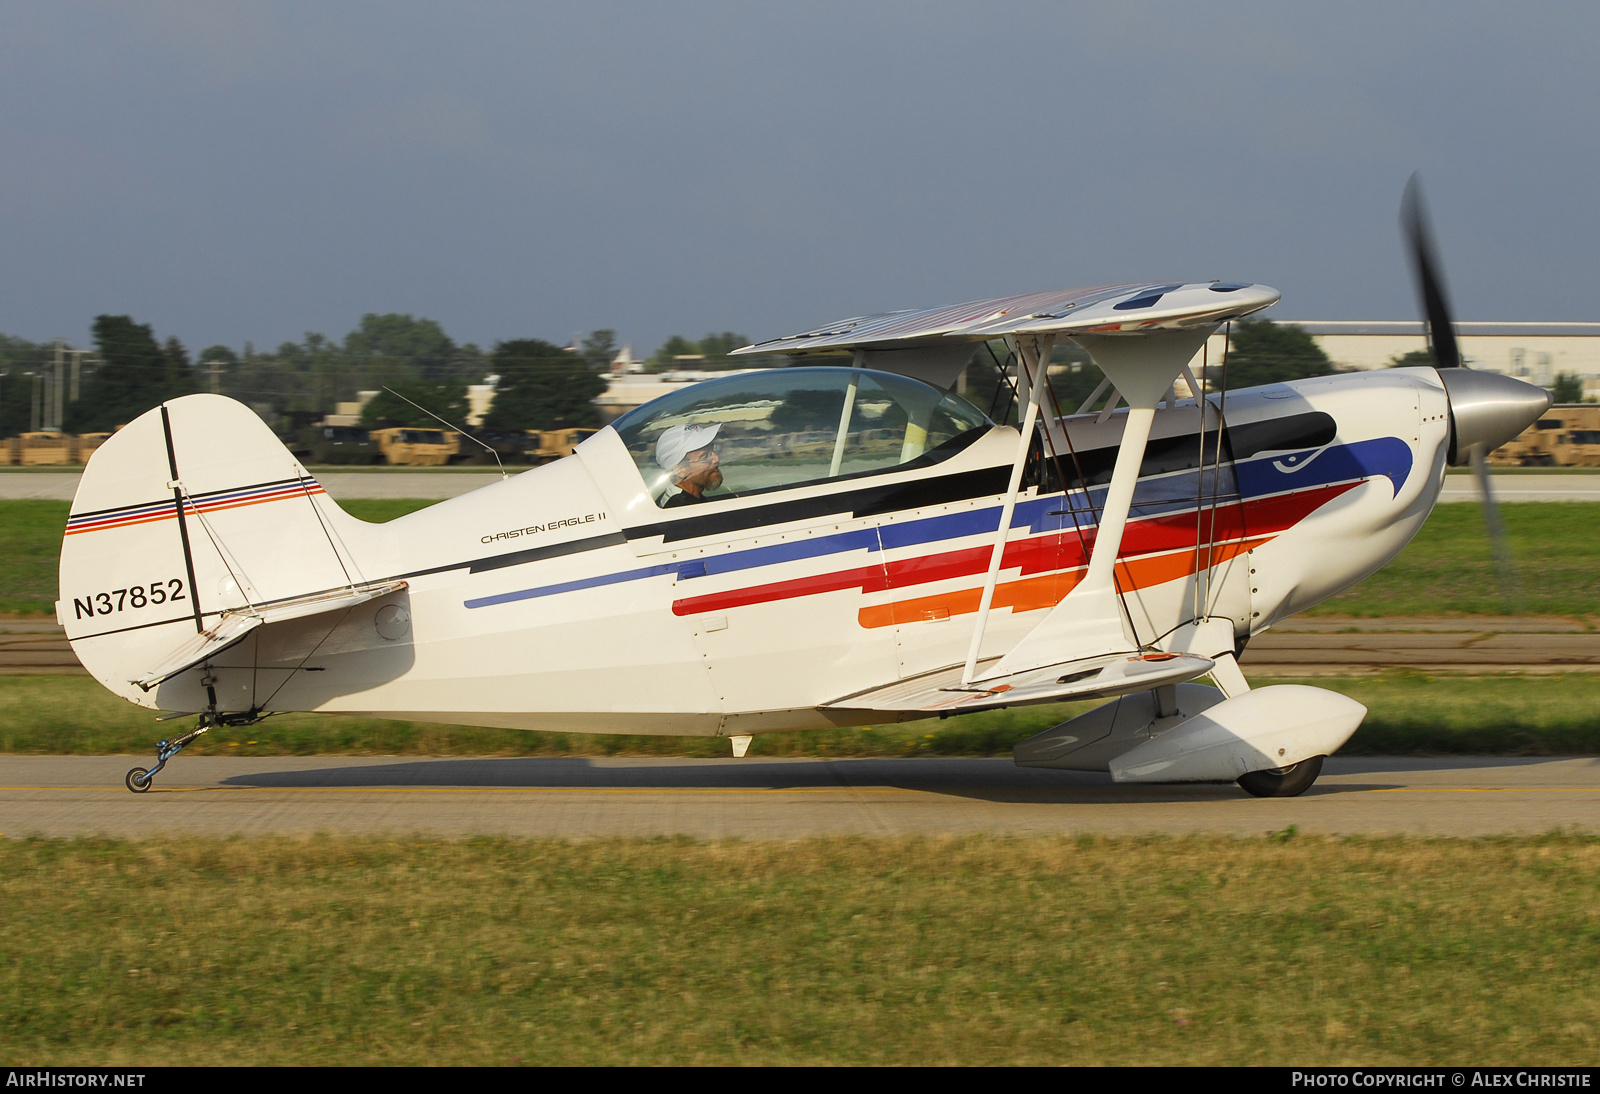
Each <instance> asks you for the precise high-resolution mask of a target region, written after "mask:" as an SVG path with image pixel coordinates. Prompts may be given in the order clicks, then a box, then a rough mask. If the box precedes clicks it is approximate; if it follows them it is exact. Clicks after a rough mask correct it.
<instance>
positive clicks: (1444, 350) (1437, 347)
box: [1400, 174, 1461, 368]
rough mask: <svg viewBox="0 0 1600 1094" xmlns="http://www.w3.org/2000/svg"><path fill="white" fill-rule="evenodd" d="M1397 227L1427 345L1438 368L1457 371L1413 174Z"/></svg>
mask: <svg viewBox="0 0 1600 1094" xmlns="http://www.w3.org/2000/svg"><path fill="white" fill-rule="evenodd" d="M1400 226H1401V228H1402V229H1404V231H1405V234H1406V242H1407V243H1408V244H1410V256H1411V269H1412V272H1413V273H1415V274H1416V278H1417V294H1418V295H1419V296H1421V297H1422V313H1423V316H1424V318H1425V319H1426V320H1427V323H1428V345H1429V346H1430V347H1431V348H1432V349H1433V358H1434V360H1435V361H1436V362H1437V364H1438V367H1439V368H1460V367H1461V350H1460V349H1459V347H1457V345H1456V329H1455V326H1454V325H1453V324H1452V322H1451V319H1450V305H1449V303H1448V302H1447V301H1446V300H1445V293H1444V276H1443V270H1442V268H1441V266H1440V263H1439V253H1438V250H1437V249H1436V248H1435V247H1434V245H1433V229H1432V228H1431V227H1429V225H1428V210H1427V206H1426V205H1425V204H1424V203H1423V200H1422V183H1421V182H1420V181H1419V180H1418V178H1417V176H1416V175H1415V174H1413V175H1412V176H1411V178H1410V180H1409V181H1407V183H1406V192H1405V196H1404V197H1403V198H1401V200H1400Z"/></svg>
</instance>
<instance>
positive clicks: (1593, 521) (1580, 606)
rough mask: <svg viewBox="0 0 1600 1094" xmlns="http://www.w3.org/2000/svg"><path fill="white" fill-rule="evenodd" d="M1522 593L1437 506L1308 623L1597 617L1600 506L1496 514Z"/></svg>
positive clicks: (36, 609)
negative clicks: (1506, 586)
mask: <svg viewBox="0 0 1600 1094" xmlns="http://www.w3.org/2000/svg"><path fill="white" fill-rule="evenodd" d="M340 504H341V505H343V506H344V508H345V509H346V510H347V511H349V513H350V514H351V515H352V516H356V517H359V518H361V519H362V520H370V521H380V522H381V521H387V520H393V519H394V518H395V517H398V516H402V515H404V514H406V513H411V512H415V511H416V510H418V509H422V508H425V507H427V506H429V505H432V504H434V503H433V502H431V501H426V500H418V499H374V500H365V501H347V502H341V503H340ZM67 509H68V505H67V503H66V502H60V501H0V528H4V529H5V532H4V543H5V547H6V550H5V551H4V552H3V553H0V613H5V614H33V615H50V614H52V613H53V612H54V610H55V599H56V568H57V560H58V559H59V557H60V554H61V534H62V530H63V529H64V528H65V527H66V523H67ZM1501 510H1502V515H1503V517H1504V519H1505V523H1506V526H1507V528H1508V529H1509V530H1510V534H1511V542H1512V548H1513V551H1514V552H1515V556H1516V562H1517V567H1518V571H1519V573H1520V576H1521V583H1522V587H1523V595H1522V597H1521V598H1520V599H1519V600H1516V601H1508V600H1507V599H1506V597H1505V595H1504V594H1503V592H1502V590H1501V588H1500V584H1499V581H1498V579H1497V578H1496V576H1495V568H1494V562H1493V558H1492V556H1491V553H1490V548H1489V540H1488V536H1487V535H1486V534H1485V532H1484V529H1483V517H1482V512H1481V510H1480V508H1479V507H1478V506H1477V505H1475V504H1467V503H1461V504H1452V505H1441V506H1440V507H1439V508H1437V509H1435V510H1434V512H1433V516H1431V517H1429V518H1428V523H1427V524H1425V525H1424V526H1423V528H1422V531H1421V532H1420V533H1419V534H1418V535H1417V538H1416V539H1415V540H1413V541H1412V543H1411V545H1410V546H1408V547H1407V548H1406V549H1405V550H1404V551H1403V552H1401V554H1400V556H1399V557H1398V558H1396V559H1395V560H1394V561H1393V562H1391V563H1389V565H1388V566H1386V567H1384V569H1383V570H1381V571H1379V572H1378V573H1377V574H1375V575H1374V576H1373V577H1371V578H1369V579H1368V580H1366V581H1365V582H1363V583H1362V584H1360V585H1358V586H1356V587H1355V588H1353V589H1351V590H1349V591H1348V592H1345V593H1342V594H1341V595H1339V596H1337V597H1335V598H1334V599H1332V600H1330V601H1328V602H1326V603H1325V604H1322V605H1320V606H1318V607H1316V608H1313V609H1312V610H1311V612H1310V613H1308V614H1311V615H1322V616H1327V615H1351V616H1366V617H1389V618H1393V617H1404V616H1440V615H1503V614H1506V613H1507V612H1511V613H1514V614H1529V615H1552V616H1569V617H1580V618H1588V617H1600V580H1597V579H1596V575H1597V574H1600V534H1597V533H1600V506H1596V505H1589V504H1579V503H1573V502H1519V503H1515V504H1510V505H1504V506H1502V507H1501Z"/></svg>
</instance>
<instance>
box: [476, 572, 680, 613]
mask: <svg viewBox="0 0 1600 1094" xmlns="http://www.w3.org/2000/svg"><path fill="white" fill-rule="evenodd" d="M677 568H678V564H677V563H676V562H674V563H672V564H671V565H668V566H646V567H645V568H644V569H642V570H628V571H626V572H624V573H620V574H603V575H601V576H600V577H585V578H581V579H580V580H578V581H563V582H562V583H561V584H559V585H541V586H539V587H538V588H536V589H520V590H518V591H517V592H514V593H498V594H496V595H495V596H484V597H479V598H478V599H477V600H469V601H467V602H466V606H467V607H469V608H487V607H490V606H491V605H494V604H511V603H513V602H515V601H518V600H532V599H534V598H535V597H540V596H554V595H556V594H557V593H575V592H577V591H578V590H580V589H597V588H599V587H600V586H602V585H616V584H620V583H621V582H624V581H638V580H639V579H640V578H645V577H660V576H661V575H663V574H670V573H672V572H673V571H674V570H676V569H677Z"/></svg>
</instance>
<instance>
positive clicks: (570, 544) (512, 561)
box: [452, 532, 628, 574]
mask: <svg viewBox="0 0 1600 1094" xmlns="http://www.w3.org/2000/svg"><path fill="white" fill-rule="evenodd" d="M627 542H628V537H627V536H626V535H624V534H623V533H621V532H608V533H607V534H605V535H603V536H590V537H589V538H588V539H573V540H568V541H567V542H566V543H554V544H551V545H550V546H549V547H530V548H528V549H527V550H525V551H512V552H511V553H510V554H505V555H493V556H491V557H489V558H480V559H478V560H477V561H475V562H473V563H472V564H471V572H472V573H475V574H479V573H482V572H483V571H485V570H499V569H503V568H504V567H507V566H521V565H522V564H523V563H524V562H539V561H541V560H543V559H547V558H560V557H561V556H562V555H576V554H580V553H582V552H584V551H594V550H598V549H599V548H601V547H620V546H622V545H623V544H625V543H627ZM453 568H454V567H452V569H453Z"/></svg>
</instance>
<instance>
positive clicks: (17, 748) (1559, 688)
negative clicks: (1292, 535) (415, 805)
mask: <svg viewBox="0 0 1600 1094" xmlns="http://www.w3.org/2000/svg"><path fill="white" fill-rule="evenodd" d="M1274 682H1292V681H1274ZM1301 682H1304V683H1312V684H1315V685H1316V686H1318V687H1326V688H1331V689H1333V690H1335V691H1339V692H1343V693H1344V694H1346V695H1349V696H1351V697H1352V698H1354V699H1356V700H1357V701H1358V702H1361V703H1363V704H1365V705H1366V706H1367V708H1368V710H1369V712H1370V713H1369V714H1368V715H1367V719H1366V721H1365V722H1364V723H1363V724H1362V726H1361V729H1360V730H1358V731H1357V732H1356V735H1355V736H1354V737H1353V738H1351V740H1350V742H1349V743H1348V744H1346V745H1345V746H1344V748H1342V749H1341V750H1340V754H1341V755H1385V756H1395V755H1452V754H1467V755H1478V754H1483V755H1499V756H1572V755H1595V754H1600V677H1597V676H1595V675H1593V674H1587V673H1570V674H1562V675H1552V676H1498V677H1459V676H1438V677H1433V676H1426V675H1424V674H1422V673H1416V672H1391V673H1384V674H1381V675H1375V676H1361V677H1342V678H1341V677H1318V678H1317V679H1315V680H1307V681H1301ZM1095 705H1097V704H1096V703H1080V704H1057V705H1051V706H1039V707H1018V708H1016V709H1014V710H1001V711H991V712H984V713H979V714H969V715H965V716H963V717H960V718H951V719H949V720H948V721H938V720H931V721H925V722H906V723H903V724H900V725H888V726H876V727H871V728H868V729H837V730H830V731H826V732H807V733H774V734H767V735H764V736H760V737H757V738H756V739H755V741H754V742H753V743H752V744H751V746H750V754H751V755H752V756H997V755H1008V754H1009V753H1010V751H1011V746H1012V745H1014V744H1016V742H1018V741H1020V740H1022V739H1024V738H1026V737H1029V736H1031V735H1033V734H1034V733H1037V732H1038V731H1039V730H1041V729H1044V728H1046V727H1047V726H1051V725H1054V724H1055V723H1056V722H1059V721H1062V720H1064V719H1065V718H1068V717H1071V716H1072V715H1073V714H1075V713H1077V712H1079V711H1082V710H1087V709H1089V708H1090V707H1092V706H1095ZM192 724H193V723H192V721H191V720H189V719H184V720H183V721H180V722H171V723H166V724H164V725H157V723H156V721H155V716H154V714H153V712H151V711H148V710H144V709H143V708H140V707H135V706H133V705H131V704H129V703H126V702H123V701H122V700H121V699H118V698H116V697H115V696H113V695H111V694H110V693H109V692H107V691H106V690H105V689H103V688H101V687H100V685H99V684H97V683H95V682H94V681H93V680H91V679H88V678H87V677H83V676H6V677H0V753H35V754H57V755H106V754H126V753H134V754H139V753H145V752H149V751H151V750H152V749H153V748H154V744H155V741H156V740H157V738H159V737H165V736H175V735H176V734H177V733H179V732H182V731H183V730H185V729H187V728H188V727H189V726H190V725H192ZM190 748H191V749H192V750H193V752H194V753H196V754H209V755H240V756H269V755H270V756H281V755H320V754H334V753H338V754H344V755H351V754H354V755H423V756H450V755H472V756H540V755H545V756H615V755H655V756H726V755H728V751H729V749H728V742H727V741H726V740H723V739H721V738H716V737H645V736H637V737H630V736H608V735H593V734H582V733H526V732H519V731H517V730H496V729H471V728H466V727H461V726H442V725H431V724H428V723H423V722H400V721H390V720H385V719H379V718H359V717H340V716H324V715H310V714H293V715H285V716H284V717H282V718H271V719H268V720H267V721H265V722H262V723H261V724H259V725H255V726H249V727H246V728H242V729H224V730H219V731H216V732H213V733H210V734H208V735H206V736H205V737H202V738H200V740H198V741H197V742H195V743H194V744H193V745H191V746H190Z"/></svg>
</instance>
